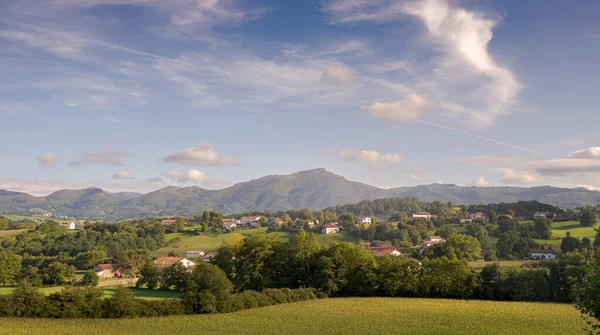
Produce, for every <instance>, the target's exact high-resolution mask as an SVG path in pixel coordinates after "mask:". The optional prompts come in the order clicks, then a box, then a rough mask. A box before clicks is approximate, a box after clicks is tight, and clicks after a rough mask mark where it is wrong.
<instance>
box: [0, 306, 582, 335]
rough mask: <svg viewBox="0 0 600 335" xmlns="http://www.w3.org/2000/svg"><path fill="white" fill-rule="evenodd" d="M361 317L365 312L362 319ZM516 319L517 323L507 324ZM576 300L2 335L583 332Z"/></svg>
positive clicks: (49, 325) (28, 324) (84, 325)
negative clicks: (575, 305) (108, 331)
mask: <svg viewBox="0 0 600 335" xmlns="http://www.w3.org/2000/svg"><path fill="white" fill-rule="evenodd" d="M357 315H360V317H357ZM508 320H510V322H507V321H508ZM584 327H585V322H584V321H583V320H582V319H581V317H580V315H579V312H578V311H577V310H576V309H575V308H573V307H572V306H570V305H565V304H550V303H523V302H492V301H475V300H472V301H463V300H445V299H408V298H346V299H325V300H313V301H306V302H300V303H292V304H284V305H279V306H271V307H264V308H257V309H251V310H245V311H241V312H236V313H233V314H215V315H198V316H176V317H163V318H149V319H112V320H105V319H96V320H94V319H83V320H77V319H66V320H52V319H15V318H7V319H0V334H7V335H8V334H10V335H20V334H27V335H37V334H48V333H53V334H89V335H95V334H102V335H104V334H106V333H107V330H109V329H113V330H118V333H119V334H189V333H202V334H258V333H260V334H303V335H305V334H366V333H369V334H404V335H410V334H424V331H423V330H424V329H426V330H427V331H426V332H425V333H427V334H467V335H468V334H492V333H493V334H507V335H514V334H520V335H526V334H561V335H569V334H573V335H574V334H581V333H582V332H583V330H584Z"/></svg>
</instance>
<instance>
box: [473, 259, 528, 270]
mask: <svg viewBox="0 0 600 335" xmlns="http://www.w3.org/2000/svg"><path fill="white" fill-rule="evenodd" d="M536 262H539V261H535V260H526V261H494V262H469V265H471V266H472V267H473V268H474V269H482V268H484V267H485V266H486V265H490V264H494V263H497V264H498V265H500V266H501V267H506V268H520V267H521V266H523V265H525V264H530V263H536Z"/></svg>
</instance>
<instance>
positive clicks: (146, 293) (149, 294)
mask: <svg viewBox="0 0 600 335" xmlns="http://www.w3.org/2000/svg"><path fill="white" fill-rule="evenodd" d="M14 289H15V288H14V287H0V294H9V293H11V292H12V291H13V290H14ZM62 289H63V287H62V286H52V287H42V288H41V289H40V291H42V292H43V293H45V294H52V293H55V292H59V291H60V290H62ZM116 289H117V287H116V286H105V287H102V291H103V292H104V297H110V296H112V295H113V294H115V291H116ZM129 290H130V291H131V292H132V293H133V296H135V297H136V298H140V299H149V300H159V299H175V298H179V297H181V293H180V292H175V291H161V290H148V289H144V288H130V289H129Z"/></svg>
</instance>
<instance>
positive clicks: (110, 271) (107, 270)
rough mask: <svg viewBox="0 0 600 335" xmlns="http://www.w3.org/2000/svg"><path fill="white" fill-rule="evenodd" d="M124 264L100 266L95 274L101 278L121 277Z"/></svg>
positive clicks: (96, 268) (95, 270) (97, 266)
mask: <svg viewBox="0 0 600 335" xmlns="http://www.w3.org/2000/svg"><path fill="white" fill-rule="evenodd" d="M122 267H123V266H122V264H98V265H96V267H95V268H94V272H96V275H97V276H98V277H99V278H112V277H121V272H122Z"/></svg>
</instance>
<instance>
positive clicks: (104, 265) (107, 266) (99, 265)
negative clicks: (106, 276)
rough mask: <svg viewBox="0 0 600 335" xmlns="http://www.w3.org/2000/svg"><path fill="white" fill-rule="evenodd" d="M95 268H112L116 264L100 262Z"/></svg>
mask: <svg viewBox="0 0 600 335" xmlns="http://www.w3.org/2000/svg"><path fill="white" fill-rule="evenodd" d="M95 268H100V269H102V270H112V269H114V266H113V265H112V264H98V265H96V267H95ZM95 268H94V269H95Z"/></svg>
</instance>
